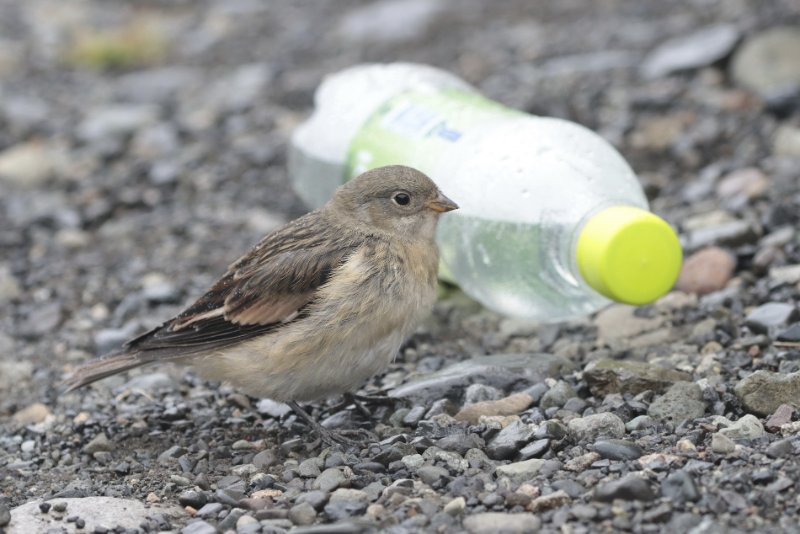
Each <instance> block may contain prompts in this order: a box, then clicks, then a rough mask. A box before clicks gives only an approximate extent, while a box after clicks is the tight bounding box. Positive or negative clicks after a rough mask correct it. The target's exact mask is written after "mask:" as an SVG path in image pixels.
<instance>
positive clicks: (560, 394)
mask: <svg viewBox="0 0 800 534" xmlns="http://www.w3.org/2000/svg"><path fill="white" fill-rule="evenodd" d="M576 395H577V393H575V390H574V389H572V386H570V385H569V384H567V383H566V382H564V381H561V380H560V381H558V382H557V383H556V384H555V385H554V386H553V387H551V388H550V389H548V390H547V393H545V394H544V395H543V396H542V400H540V401H539V407H540V408H541V409H542V410H546V409H547V408H561V407H563V406H564V404H566V402H567V401H568V400H569V399H571V398H572V397H575V396H576Z"/></svg>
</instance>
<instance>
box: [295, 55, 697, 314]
mask: <svg viewBox="0 0 800 534" xmlns="http://www.w3.org/2000/svg"><path fill="white" fill-rule="evenodd" d="M315 104H316V106H315V111H314V113H313V114H312V115H311V117H310V118H309V119H308V120H307V121H306V122H304V123H303V124H302V125H300V126H299V127H298V128H297V130H296V131H295V132H294V135H293V137H292V140H291V147H290V152H289V174H290V177H291V180H292V183H293V186H294V188H295V189H296V191H297V193H298V195H299V196H300V197H301V198H302V199H303V200H304V201H305V202H306V203H308V204H309V205H310V206H312V207H319V206H321V205H322V204H324V203H325V202H326V201H327V200H328V199H329V198H330V197H331V195H332V194H333V191H334V190H335V189H336V188H337V187H338V186H339V185H340V184H341V183H343V182H344V181H346V180H349V179H350V178H352V177H354V176H356V175H358V174H360V173H362V172H364V171H366V170H368V169H372V168H375V167H380V166H383V165H391V164H403V165H408V166H411V167H415V168H417V169H419V170H421V171H422V172H424V173H426V174H428V175H429V176H430V177H431V178H432V179H433V180H434V181H435V182H436V183H437V184H438V185H439V187H440V188H441V189H442V191H444V192H445V193H446V194H447V195H448V196H449V197H450V198H452V199H453V200H455V201H456V202H458V204H459V206H460V209H459V210H457V211H454V212H452V213H448V214H446V215H445V216H443V218H442V220H441V222H440V224H439V233H438V236H437V240H438V242H439V246H440V250H441V256H442V261H443V268H442V271H443V272H445V273H446V274H447V276H448V277H452V279H454V280H455V281H456V282H457V283H458V284H459V285H460V286H461V288H462V289H463V290H464V291H465V292H466V293H467V294H469V295H471V296H472V297H473V298H475V299H477V300H479V301H480V302H481V303H483V304H484V305H485V306H487V307H488V308H490V309H493V310H495V311H498V312H500V313H503V314H506V315H509V316H514V317H521V318H530V319H537V320H541V321H558V320H564V319H568V318H572V317H577V316H581V315H585V314H589V313H591V312H593V311H596V310H598V309H600V308H601V307H603V306H605V305H606V304H608V303H609V302H610V300H615V301H618V302H624V303H629V304H645V303H648V302H652V301H653V300H655V299H657V298H658V297H660V296H661V295H663V294H664V293H666V292H667V291H669V290H670V289H671V288H672V286H673V284H674V283H675V280H676V278H677V276H678V272H679V270H680V264H681V248H680V244H679V241H678V238H677V236H676V235H675V232H674V231H673V230H672V228H670V226H669V225H668V224H667V223H666V222H665V221H663V220H662V219H660V218H659V217H657V216H656V215H653V214H652V213H650V212H649V211H648V204H647V200H646V198H645V196H644V193H643V192H642V189H641V186H640V184H639V182H638V180H637V178H636V175H635V174H634V173H633V171H632V170H631V168H630V167H629V166H628V164H627V163H626V162H625V160H624V159H623V158H622V156H620V154H619V153H618V152H617V151H616V150H614V148H613V147H612V146H611V145H610V144H608V143H607V142H606V141H605V140H603V139H602V138H601V137H599V136H598V135H596V134H595V133H593V132H591V131H590V130H588V129H586V128H584V127H583V126H580V125H578V124H575V123H572V122H569V121H565V120H561V119H556V118H546V117H537V116H532V115H528V114H526V113H522V112H520V111H516V110H513V109H509V108H507V107H504V106H502V105H501V104H498V103H496V102H493V101H491V100H488V99H486V98H485V97H483V96H481V95H480V94H479V93H477V91H476V90H475V89H474V88H472V87H471V86H469V85H468V84H467V83H466V82H464V81H462V80H460V79H459V78H457V77H455V76H453V75H451V74H449V73H447V72H444V71H441V70H438V69H435V68H432V67H428V66H424V65H415V64H404V63H394V64H386V65H375V64H373V65H361V66H356V67H352V68H349V69H346V70H344V71H341V72H339V73H337V74H334V75H332V76H329V77H328V78H326V79H325V81H324V82H323V83H322V85H321V86H320V87H319V89H318V90H317V92H316V96H315Z"/></svg>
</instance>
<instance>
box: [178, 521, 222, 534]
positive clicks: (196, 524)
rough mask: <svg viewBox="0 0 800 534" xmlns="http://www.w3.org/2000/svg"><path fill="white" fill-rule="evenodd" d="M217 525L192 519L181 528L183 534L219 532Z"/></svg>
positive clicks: (212, 533) (211, 533)
mask: <svg viewBox="0 0 800 534" xmlns="http://www.w3.org/2000/svg"><path fill="white" fill-rule="evenodd" d="M217 532H219V531H218V530H217V527H215V526H213V525H211V524H210V523H206V522H205V521H202V520H201V521H192V522H191V523H188V524H187V525H186V526H185V527H183V528H182V529H181V534H217Z"/></svg>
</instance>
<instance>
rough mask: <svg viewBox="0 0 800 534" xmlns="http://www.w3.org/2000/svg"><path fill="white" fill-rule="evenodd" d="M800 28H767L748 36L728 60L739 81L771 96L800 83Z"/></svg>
mask: <svg viewBox="0 0 800 534" xmlns="http://www.w3.org/2000/svg"><path fill="white" fill-rule="evenodd" d="M798 50H800V28H797V27H783V28H780V27H778V28H770V29H768V30H766V31H763V32H761V33H758V34H756V35H754V36H752V37H749V38H748V39H747V40H746V41H745V42H744V44H743V45H742V46H741V47H740V48H739V50H737V52H736V54H734V56H733V60H732V61H731V73H732V75H733V79H734V80H735V81H736V83H738V84H739V85H742V86H744V87H746V88H748V89H752V90H753V91H755V92H757V93H759V94H760V95H762V96H765V97H770V96H774V95H775V94H776V93H779V92H782V91H785V90H787V89H792V88H797V87H798V86H800V64H798V61H797V51H798Z"/></svg>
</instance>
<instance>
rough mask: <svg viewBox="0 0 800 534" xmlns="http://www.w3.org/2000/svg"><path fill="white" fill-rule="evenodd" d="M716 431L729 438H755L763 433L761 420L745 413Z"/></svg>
mask: <svg viewBox="0 0 800 534" xmlns="http://www.w3.org/2000/svg"><path fill="white" fill-rule="evenodd" d="M717 433H718V434H722V435H724V436H726V437H728V438H730V439H756V438H760V437H761V436H763V435H764V434H765V432H764V426H763V425H762V424H761V421H760V420H759V419H758V417H756V416H755V415H752V414H747V415H745V416H744V417H742V418H741V419H739V420H738V421H736V422H733V423H731V424H730V425H728V426H727V427H725V428H722V429H721V430H720V431H719V432H717Z"/></svg>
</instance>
